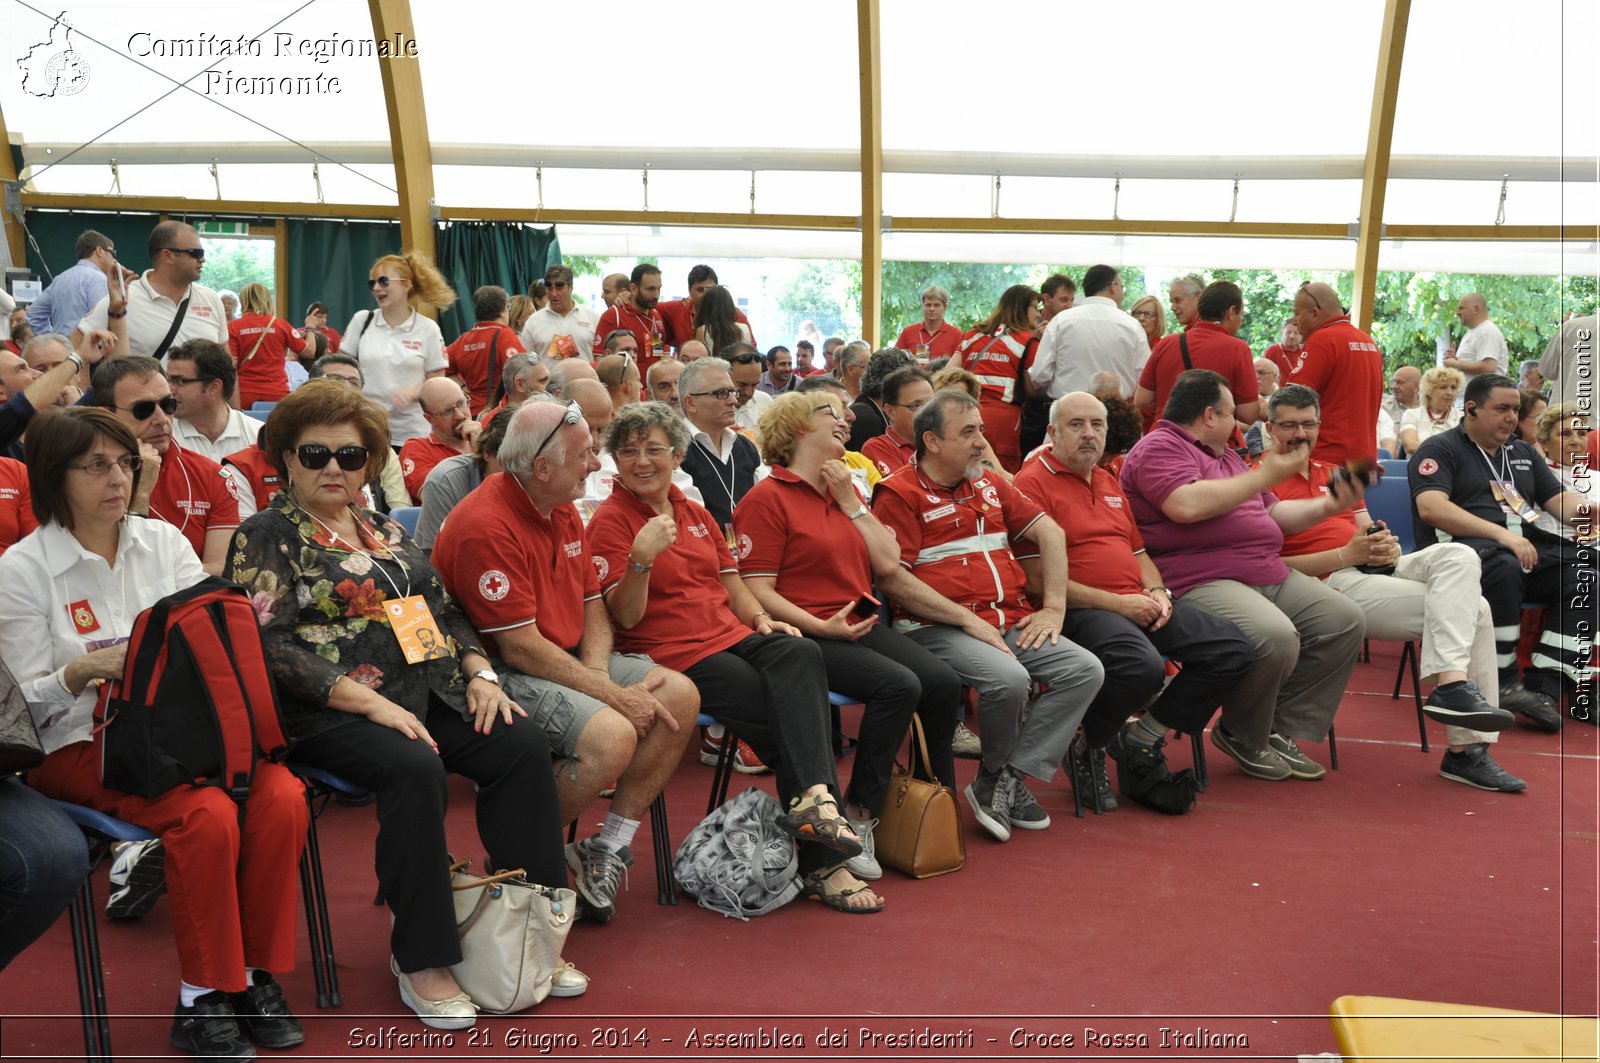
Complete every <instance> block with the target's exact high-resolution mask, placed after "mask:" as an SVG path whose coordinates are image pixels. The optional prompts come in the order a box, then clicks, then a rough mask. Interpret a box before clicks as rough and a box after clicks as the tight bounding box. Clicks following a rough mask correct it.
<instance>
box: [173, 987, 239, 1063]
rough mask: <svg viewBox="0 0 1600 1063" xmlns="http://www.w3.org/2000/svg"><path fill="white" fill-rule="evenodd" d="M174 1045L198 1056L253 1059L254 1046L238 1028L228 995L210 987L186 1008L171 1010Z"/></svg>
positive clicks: (202, 1057)
mask: <svg viewBox="0 0 1600 1063" xmlns="http://www.w3.org/2000/svg"><path fill="white" fill-rule="evenodd" d="M168 1040H170V1041H171V1042H172V1047H173V1048H178V1049H182V1050H183V1051H185V1052H188V1053H189V1054H190V1055H195V1056H199V1057H200V1058H201V1059H254V1058H256V1049H255V1046H254V1045H252V1044H251V1043H250V1042H249V1041H246V1040H245V1039H244V1034H243V1033H241V1032H240V1030H239V1020H238V1019H236V1018H234V1015H233V1003H232V1001H231V1000H230V999H229V997H228V994H227V993H224V992H222V991H221V990H212V991H211V992H209V993H207V994H205V995H204V996H202V997H200V998H199V999H197V1000H196V1001H195V1002H194V1003H193V1004H192V1005H190V1006H189V1007H184V1006H183V1005H182V1004H179V1005H178V1007H177V1010H176V1011H174V1012H173V1013H172V1034H171V1036H170V1037H169V1038H168Z"/></svg>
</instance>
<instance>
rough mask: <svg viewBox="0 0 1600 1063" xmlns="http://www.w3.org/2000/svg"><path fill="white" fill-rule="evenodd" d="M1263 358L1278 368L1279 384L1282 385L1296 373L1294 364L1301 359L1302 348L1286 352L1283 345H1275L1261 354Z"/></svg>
mask: <svg viewBox="0 0 1600 1063" xmlns="http://www.w3.org/2000/svg"><path fill="white" fill-rule="evenodd" d="M1261 357H1263V358H1265V359H1266V360H1267V361H1269V362H1271V363H1272V364H1273V365H1275V366H1277V367H1278V383H1280V384H1281V383H1283V382H1284V381H1286V380H1288V379H1289V374H1290V373H1292V372H1294V363H1295V361H1296V360H1297V359H1298V358H1299V357H1300V348H1299V347H1296V348H1295V349H1294V350H1292V351H1286V350H1284V349H1283V345H1282V344H1281V343H1274V344H1273V345H1272V346H1271V347H1268V348H1267V349H1266V350H1264V351H1262V352H1261Z"/></svg>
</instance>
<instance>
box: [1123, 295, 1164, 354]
mask: <svg viewBox="0 0 1600 1063" xmlns="http://www.w3.org/2000/svg"><path fill="white" fill-rule="evenodd" d="M1128 313H1129V314H1131V315H1133V319H1134V320H1135V321H1137V322H1138V323H1139V327H1140V328H1142V329H1144V342H1145V344H1146V346H1148V347H1151V348H1154V347H1155V345H1156V340H1159V339H1160V338H1161V337H1162V336H1164V335H1166V333H1167V312H1166V310H1164V309H1163V308H1162V306H1161V300H1160V299H1157V298H1156V297H1155V296H1153V295H1142V296H1140V297H1139V299H1138V300H1137V301H1136V302H1135V303H1134V304H1133V309H1131V310H1129V311H1128Z"/></svg>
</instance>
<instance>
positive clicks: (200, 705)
mask: <svg viewBox="0 0 1600 1063" xmlns="http://www.w3.org/2000/svg"><path fill="white" fill-rule="evenodd" d="M105 690H106V691H107V692H108V693H106V694H103V695H102V696H101V698H100V703H99V705H97V706H96V708H95V717H96V719H95V742H96V743H97V744H98V745H99V747H100V749H99V753H100V781H101V783H102V784H103V785H105V786H106V787H108V788H109V789H112V790H121V791H122V792H124V793H130V794H136V795H138V796H139V797H152V798H153V797H159V796H161V795H162V794H164V793H166V792H167V791H168V790H171V789H172V788H173V787H174V786H180V785H183V784H185V783H188V784H197V785H202V786H216V787H219V788H220V789H221V790H222V791H223V792H224V793H226V794H227V795H228V796H229V797H231V798H233V800H234V801H235V802H237V803H238V804H239V807H240V814H241V815H243V809H244V802H245V799H246V798H247V797H248V796H249V794H250V784H251V782H252V781H253V780H254V778H255V770H256V762H257V761H259V760H260V759H261V758H262V757H266V758H268V759H273V760H279V759H282V757H283V755H284V754H285V753H286V752H287V751H288V745H289V743H288V741H287V739H285V738H284V727H283V713H282V711H281V710H280V709H279V707H278V696H277V692H276V690H274V688H273V685H272V676H271V674H270V673H269V672H268V670H267V659H266V651H265V648H264V647H263V645H262V642H261V628H260V626H259V625H258V624H257V622H256V614H255V609H254V608H253V607H252V606H251V605H250V597H249V595H248V594H247V593H246V592H245V590H244V588H243V587H240V586H238V585H237V584H234V583H229V582H227V581H226V580H223V579H220V578H218V577H216V576H208V577H207V578H206V579H203V580H201V581H200V582H199V583H196V584H195V585H194V586H192V587H188V588H186V589H184V590H181V591H178V592H177V593H175V594H170V595H168V596H167V597H165V598H163V599H161V600H160V601H159V602H157V603H156V604H155V605H152V606H151V607H150V608H149V609H146V610H145V611H144V612H142V613H140V614H139V617H138V619H137V620H136V621H135V622H134V625H133V635H132V637H131V638H130V639H129V642H128V659H127V663H126V664H125V665H124V667H123V673H122V679H121V681H120V682H117V683H113V684H110V685H108V686H107V687H106V688H105Z"/></svg>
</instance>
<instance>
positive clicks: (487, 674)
mask: <svg viewBox="0 0 1600 1063" xmlns="http://www.w3.org/2000/svg"><path fill="white" fill-rule="evenodd" d="M472 678H473V679H487V680H488V681H489V682H491V683H493V684H494V685H495V686H499V685H500V677H499V676H497V675H495V674H494V670H493V669H490V668H480V669H478V670H477V671H476V672H473V673H472Z"/></svg>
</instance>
